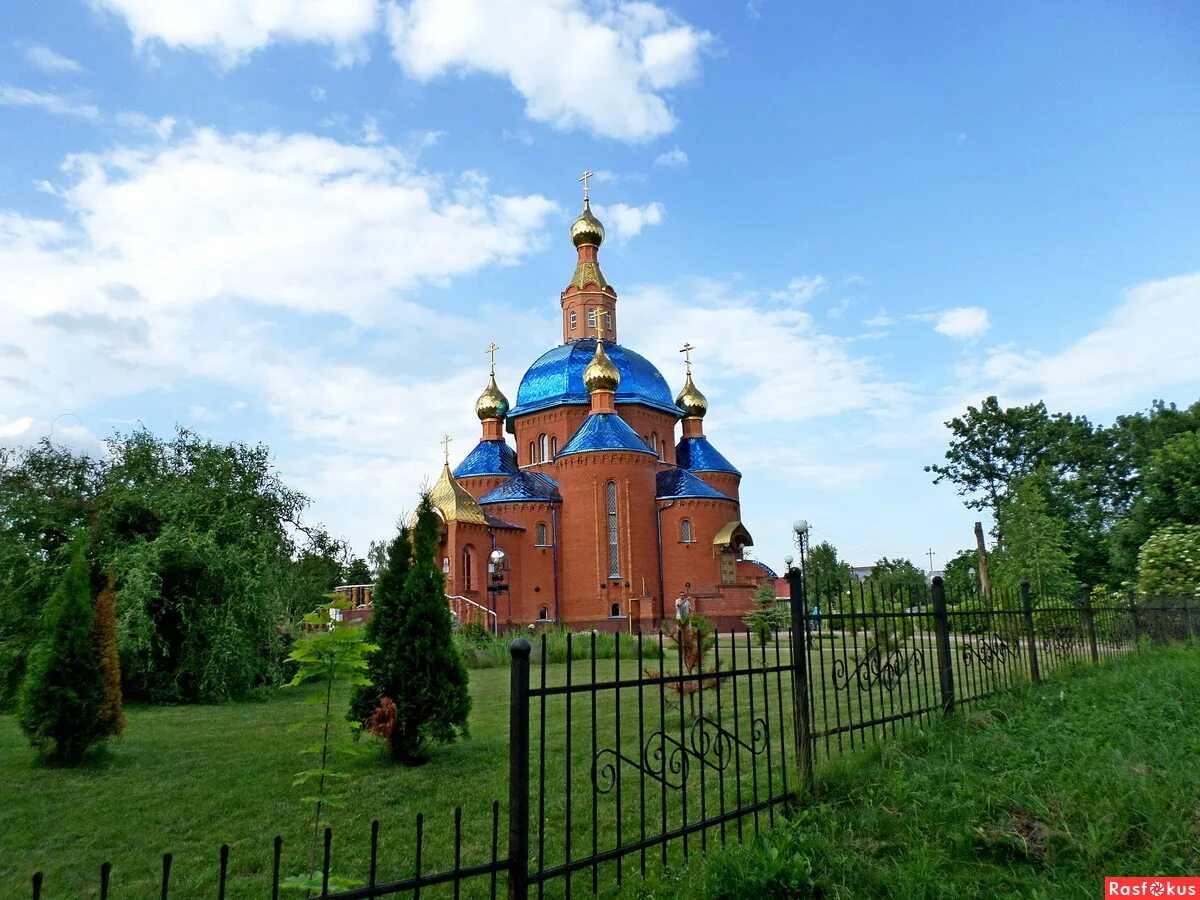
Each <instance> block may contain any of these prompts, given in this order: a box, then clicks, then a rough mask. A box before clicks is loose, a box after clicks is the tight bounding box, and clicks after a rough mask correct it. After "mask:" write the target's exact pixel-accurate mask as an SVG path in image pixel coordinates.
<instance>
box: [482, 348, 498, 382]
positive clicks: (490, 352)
mask: <svg viewBox="0 0 1200 900" xmlns="http://www.w3.org/2000/svg"><path fill="white" fill-rule="evenodd" d="M499 349H500V348H499V347H497V346H496V342H495V341H489V342H488V345H487V349H486V350H484V351H483V352H484V353H486V354H487V355H488V358H489V359H490V360H491V365H492V371H491V373H490V374H492V375H495V374H496V351H497V350H499Z"/></svg>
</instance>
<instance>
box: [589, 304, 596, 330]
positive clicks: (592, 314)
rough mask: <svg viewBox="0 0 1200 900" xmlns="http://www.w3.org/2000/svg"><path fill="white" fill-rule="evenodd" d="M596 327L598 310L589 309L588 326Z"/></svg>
mask: <svg viewBox="0 0 1200 900" xmlns="http://www.w3.org/2000/svg"><path fill="white" fill-rule="evenodd" d="M595 327H596V311H595V310H594V309H589V310H588V328H595Z"/></svg>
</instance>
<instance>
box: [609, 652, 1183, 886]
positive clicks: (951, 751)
mask: <svg viewBox="0 0 1200 900" xmlns="http://www.w3.org/2000/svg"><path fill="white" fill-rule="evenodd" d="M1198 698H1200V647H1191V648H1188V647H1170V648H1162V647H1156V648H1148V649H1143V650H1141V651H1139V652H1134V653H1130V654H1127V655H1125V656H1124V657H1122V658H1119V659H1115V660H1113V661H1110V662H1108V663H1107V664H1106V665H1105V666H1103V667H1101V668H1099V669H1078V670H1076V671H1074V672H1073V673H1072V674H1071V675H1070V676H1065V675H1064V677H1056V678H1054V679H1051V680H1050V681H1048V682H1047V683H1045V684H1042V685H1038V686H1022V687H1018V688H1017V689H1015V690H1014V691H1012V692H1009V693H1006V694H1004V695H1001V696H999V697H997V698H993V699H991V700H988V701H984V702H982V703H981V704H979V705H978V706H977V707H976V708H975V709H973V710H970V711H966V712H963V713H962V714H959V715H956V716H955V717H954V718H952V719H950V720H947V721H941V722H937V723H935V724H933V725H931V726H930V727H928V728H926V729H924V730H922V731H919V732H910V733H908V734H907V735H902V736H901V737H900V738H899V739H898V740H895V741H890V742H886V743H880V744H877V745H875V746H872V747H869V748H868V749H866V750H865V751H863V752H861V753H857V754H854V755H851V756H848V757H846V758H844V759H842V760H840V761H835V762H832V763H830V764H828V765H827V766H826V767H825V768H824V771H823V773H822V778H821V779H820V782H819V785H818V790H817V795H816V796H815V798H814V799H813V800H812V801H811V802H810V803H808V804H807V805H806V806H805V808H804V809H803V810H802V811H801V812H800V814H799V815H798V816H797V817H795V818H794V819H793V820H791V821H789V822H787V823H785V824H782V825H781V826H780V827H778V828H776V829H774V830H773V831H771V832H769V833H767V834H764V835H763V837H762V838H760V839H759V841H758V842H757V843H756V844H753V845H748V846H744V847H740V848H737V849H733V850H728V851H726V852H723V853H718V854H711V855H710V856H709V857H707V858H706V859H705V860H698V861H696V863H695V864H694V865H693V866H692V867H691V868H690V869H678V870H677V871H676V872H675V873H674V876H673V877H668V878H665V879H662V880H659V881H656V882H654V883H652V884H647V885H645V886H641V887H638V888H636V889H631V890H629V891H628V896H629V897H639V898H665V897H676V896H687V897H696V898H740V897H756V898H760V900H769V898H777V897H780V898H781V897H825V898H858V897H904V898H918V897H929V898H937V897H956V898H958V897H966V898H970V897H979V898H984V897H987V898H990V897H1046V898H1049V897H1056V898H1057V897H1071V898H1075V897H1078V898H1089V897H1098V896H1100V894H1101V893H1102V890H1103V881H1104V876H1105V875H1191V876H1196V875H1200V702H1198Z"/></svg>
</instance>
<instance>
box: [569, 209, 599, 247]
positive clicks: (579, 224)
mask: <svg viewBox="0 0 1200 900" xmlns="http://www.w3.org/2000/svg"><path fill="white" fill-rule="evenodd" d="M571 243H572V244H574V245H575V246H576V247H579V246H582V245H583V244H593V245H595V246H597V247H599V246H600V245H601V244H602V243H604V226H603V225H601V224H600V220H599V219H597V218H596V217H595V216H593V215H592V205H591V203H590V202H589V201H587V200H584V201H583V212H581V213H580V214H579V218H578V219H576V220H575V221H574V222H572V223H571Z"/></svg>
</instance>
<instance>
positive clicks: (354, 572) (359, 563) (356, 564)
mask: <svg viewBox="0 0 1200 900" xmlns="http://www.w3.org/2000/svg"><path fill="white" fill-rule="evenodd" d="M342 577H343V578H344V579H345V582H346V584H370V583H371V567H370V566H368V565H367V561H366V560H365V559H363V558H362V557H360V556H356V557H354V559H352V560H350V565H348V566H346V574H345V575H343V576H342Z"/></svg>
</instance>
